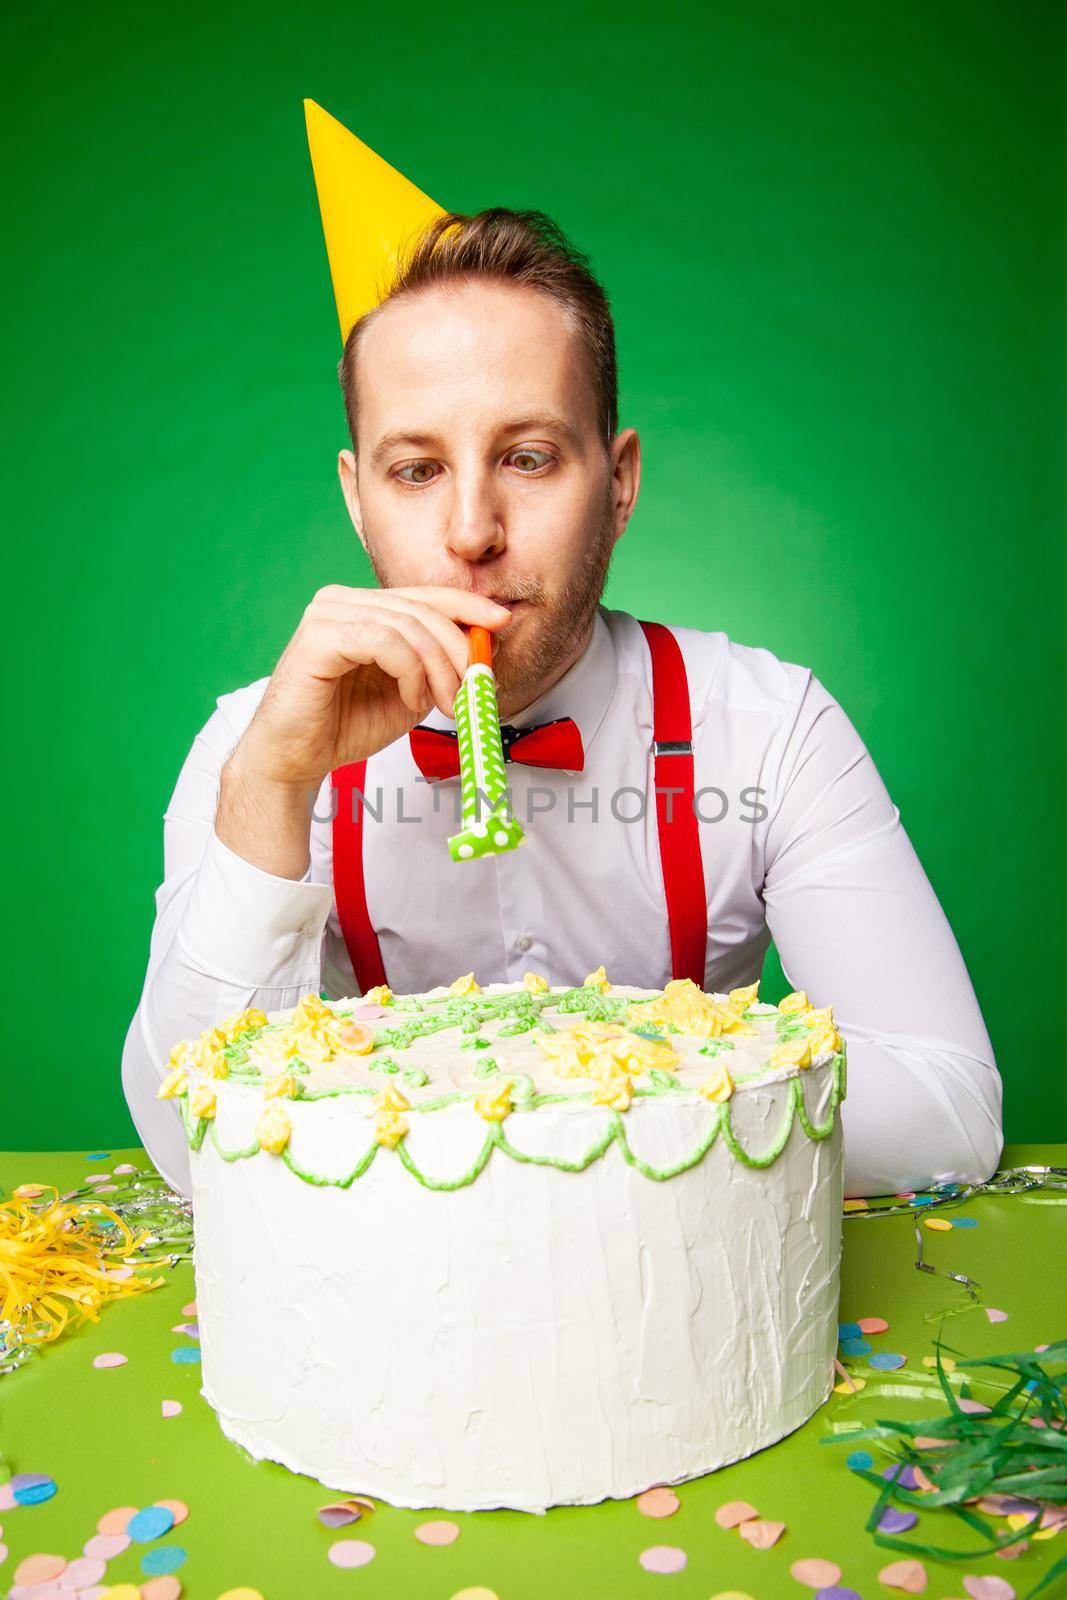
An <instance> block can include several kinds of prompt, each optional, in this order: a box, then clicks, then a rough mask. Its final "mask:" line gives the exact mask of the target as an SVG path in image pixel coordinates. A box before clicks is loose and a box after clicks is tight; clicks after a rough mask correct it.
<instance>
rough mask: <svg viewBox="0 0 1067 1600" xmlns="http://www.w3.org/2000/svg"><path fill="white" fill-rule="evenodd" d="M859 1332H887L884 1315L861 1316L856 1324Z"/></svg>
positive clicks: (887, 1326)
mask: <svg viewBox="0 0 1067 1600" xmlns="http://www.w3.org/2000/svg"><path fill="white" fill-rule="evenodd" d="M857 1326H858V1327H859V1330H860V1332H861V1333H888V1332H889V1324H888V1322H887V1321H886V1320H885V1318H884V1317H861V1318H860V1320H859V1323H858V1324H857Z"/></svg>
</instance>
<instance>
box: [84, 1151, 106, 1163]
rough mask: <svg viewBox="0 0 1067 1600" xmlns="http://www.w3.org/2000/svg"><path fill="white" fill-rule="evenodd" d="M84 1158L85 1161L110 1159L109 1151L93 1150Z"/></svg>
mask: <svg viewBox="0 0 1067 1600" xmlns="http://www.w3.org/2000/svg"><path fill="white" fill-rule="evenodd" d="M85 1159H86V1161H109V1160H110V1159H111V1151H110V1150H93V1151H91V1152H90V1154H89V1155H87V1156H86V1158H85Z"/></svg>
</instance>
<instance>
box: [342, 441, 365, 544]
mask: <svg viewBox="0 0 1067 1600" xmlns="http://www.w3.org/2000/svg"><path fill="white" fill-rule="evenodd" d="M337 476H338V477H339V478H340V480H341V493H342V494H343V495H344V497H345V505H346V506H347V507H348V515H349V516H350V517H351V518H352V526H353V528H355V530H356V532H357V533H358V534H359V542H360V544H361V545H362V546H363V548H364V550H366V548H367V538H366V535H365V534H364V532H363V513H362V511H361V509H360V504H359V479H358V476H357V474H356V458H355V456H354V455H353V454H352V452H351V450H342V451H341V453H340V455H339V456H338V457H337Z"/></svg>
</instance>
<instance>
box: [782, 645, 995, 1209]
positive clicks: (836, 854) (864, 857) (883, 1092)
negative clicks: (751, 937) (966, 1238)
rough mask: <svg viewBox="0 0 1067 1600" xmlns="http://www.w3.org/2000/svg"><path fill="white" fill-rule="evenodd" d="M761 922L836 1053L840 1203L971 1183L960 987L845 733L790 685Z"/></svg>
mask: <svg viewBox="0 0 1067 1600" xmlns="http://www.w3.org/2000/svg"><path fill="white" fill-rule="evenodd" d="M763 894H764V901H765V905H766V912H767V923H768V926H769V928H770V930H771V933H772V935H773V938H774V941H775V945H776V946H777V949H778V953H779V956H780V958H781V962H782V968H783V971H784V972H785V974H786V977H787V979H788V981H789V983H790V984H791V985H792V986H793V987H794V988H796V989H803V990H805V991H806V992H807V993H808V995H809V997H810V999H811V1000H812V1002H813V1003H814V1004H815V1005H820V1006H822V1005H827V1004H831V1003H832V1004H833V1006H834V1015H835V1017H836V1019H837V1025H838V1029H839V1031H840V1033H841V1035H842V1037H843V1038H844V1039H845V1042H846V1045H847V1050H848V1093H847V1096H846V1099H845V1102H844V1105H843V1107H842V1114H843V1119H844V1134H845V1193H846V1194H848V1195H868V1194H898V1193H901V1192H902V1191H904V1190H918V1189H922V1188H924V1187H926V1186H927V1185H928V1184H930V1183H936V1182H960V1183H968V1182H984V1181H985V1180H986V1179H987V1178H988V1177H989V1176H990V1175H991V1173H992V1172H994V1171H995V1169H996V1165H997V1162H998V1160H999V1159H1000V1152H1001V1148H1002V1132H1001V1082H1000V1076H999V1073H998V1071H997V1066H996V1062H995V1060H994V1057H993V1048H992V1045H991V1044H990V1041H989V1035H988V1033H987V1032H986V1028H985V1024H984V1022H983V1020H982V1013H981V1010H980V1009H979V1005H978V1001H977V998H976V996H975V993H974V989H973V987H972V985H971V980H970V978H969V976H968V973H967V968H966V966H965V965H964V961H963V957H962V955H961V954H960V950H959V946H958V945H957V943H956V940H955V938H954V936H953V933H952V929H951V927H950V926H949V923H948V919H947V917H946V916H945V913H944V911H943V909H942V907H941V905H940V902H939V901H938V898H937V896H936V894H935V893H934V890H933V888H932V886H931V884H930V881H929V879H928V878H927V876H926V873H925V872H924V871H923V868H922V865H921V863H920V861H919V858H918V856H917V855H916V853H915V850H914V848H913V847H912V844H911V841H910V840H909V838H908V835H907V833H906V832H905V830H904V828H903V826H902V824H901V821H900V812H899V810H898V808H897V807H896V806H895V805H894V804H893V802H892V800H891V799H890V797H889V794H888V792H887V790H886V787H885V784H884V783H883V782H882V779H881V777H880V776H879V774H878V771H877V769H876V767H875V765H874V762H873V760H872V759H871V756H870V754H869V752H868V751H867V749H866V747H865V746H864V744H863V741H862V740H861V739H860V737H859V734H858V733H857V732H856V730H855V728H854V727H853V726H852V723H851V722H850V721H849V719H848V717H847V716H846V714H845V712H844V711H843V710H842V708H841V706H840V705H838V703H837V702H836V701H835V700H834V699H833V697H832V696H831V695H830V694H829V693H828V691H827V690H826V689H825V688H824V687H823V685H822V684H821V683H820V682H819V680H818V679H817V678H815V677H813V676H812V675H811V674H810V673H807V672H806V673H805V675H804V681H803V684H802V686H801V688H800V689H799V691H798V699H797V702H796V715H795V717H793V718H791V719H790V720H789V723H788V726H787V729H786V732H785V735H784V743H783V748H782V759H781V763H780V767H779V772H778V781H777V783H776V785H775V793H774V804H773V805H772V807H771V810H770V820H769V823H768V826H767V833H766V855H765V870H764V888H763Z"/></svg>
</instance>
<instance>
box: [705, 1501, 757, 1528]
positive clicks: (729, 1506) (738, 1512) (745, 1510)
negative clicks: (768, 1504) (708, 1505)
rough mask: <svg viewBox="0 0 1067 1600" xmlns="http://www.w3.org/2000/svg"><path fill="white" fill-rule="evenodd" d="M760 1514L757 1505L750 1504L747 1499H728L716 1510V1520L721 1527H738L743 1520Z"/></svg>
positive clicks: (748, 1519)
mask: <svg viewBox="0 0 1067 1600" xmlns="http://www.w3.org/2000/svg"><path fill="white" fill-rule="evenodd" d="M758 1516H759V1512H758V1511H757V1510H756V1508H755V1506H750V1505H749V1503H748V1501H747V1500H728V1501H727V1502H726V1504H725V1505H721V1506H720V1507H719V1509H718V1511H716V1513H715V1521H716V1522H717V1523H718V1524H719V1527H720V1528H737V1527H739V1526H740V1524H741V1523H742V1522H748V1521H750V1520H751V1519H752V1518H753V1517H758Z"/></svg>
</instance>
